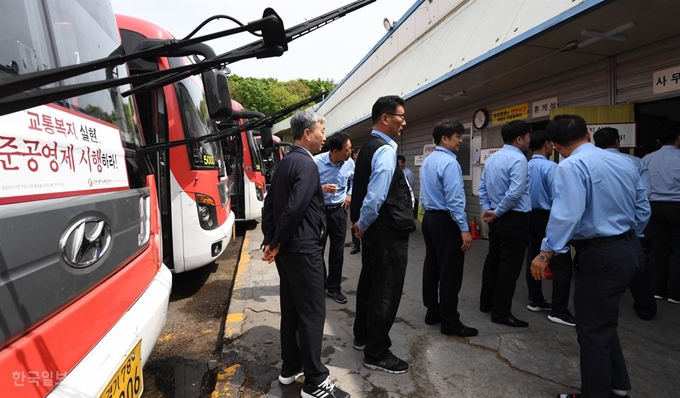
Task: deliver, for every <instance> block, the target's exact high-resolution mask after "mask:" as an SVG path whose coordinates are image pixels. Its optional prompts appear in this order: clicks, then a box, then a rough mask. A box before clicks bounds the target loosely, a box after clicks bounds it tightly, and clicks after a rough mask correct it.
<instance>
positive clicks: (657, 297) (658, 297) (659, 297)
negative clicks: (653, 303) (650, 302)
mask: <svg viewBox="0 0 680 398" xmlns="http://www.w3.org/2000/svg"><path fill="white" fill-rule="evenodd" d="M654 298H655V299H657V300H663V296H659V295H658V294H655V295H654Z"/></svg>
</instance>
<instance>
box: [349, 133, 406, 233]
mask: <svg viewBox="0 0 680 398" xmlns="http://www.w3.org/2000/svg"><path fill="white" fill-rule="evenodd" d="M371 135H374V136H377V137H380V138H382V139H383V140H385V142H387V145H383V146H381V147H380V148H378V150H377V151H375V153H374V154H373V159H371V176H370V177H369V179H368V191H367V193H366V197H365V198H364V202H363V203H362V204H361V213H360V215H359V221H358V223H359V228H361V230H362V231H366V230H368V227H370V226H371V224H373V222H375V220H376V219H377V218H378V211H379V210H380V207H382V205H383V203H385V199H387V192H388V191H389V189H390V184H391V183H392V176H393V175H394V171H395V170H396V167H397V148H398V144H397V143H396V142H395V141H394V140H393V139H392V138H390V137H389V136H388V135H386V134H383V133H382V132H380V131H378V130H373V131H372V132H371Z"/></svg>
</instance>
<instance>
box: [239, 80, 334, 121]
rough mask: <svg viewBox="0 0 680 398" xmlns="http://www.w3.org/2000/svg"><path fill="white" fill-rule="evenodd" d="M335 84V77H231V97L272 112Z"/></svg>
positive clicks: (254, 109)
mask: <svg viewBox="0 0 680 398" xmlns="http://www.w3.org/2000/svg"><path fill="white" fill-rule="evenodd" d="M334 87H335V82H333V80H328V79H326V80H323V79H314V80H308V79H295V80H289V81H287V82H281V81H279V80H277V79H274V78H264V79H257V78H253V77H241V76H238V75H231V76H229V89H230V91H231V97H232V98H233V99H234V100H235V101H238V102H239V103H241V105H243V107H244V108H245V109H249V110H253V111H258V112H262V113H264V114H270V113H273V112H275V111H278V110H279V109H281V108H285V107H287V106H289V105H292V104H294V103H296V102H300V101H302V100H303V99H305V98H308V97H311V96H312V95H316V94H318V93H320V92H321V91H322V90H325V91H326V92H327V93H330V92H331V91H332V90H333V88H334Z"/></svg>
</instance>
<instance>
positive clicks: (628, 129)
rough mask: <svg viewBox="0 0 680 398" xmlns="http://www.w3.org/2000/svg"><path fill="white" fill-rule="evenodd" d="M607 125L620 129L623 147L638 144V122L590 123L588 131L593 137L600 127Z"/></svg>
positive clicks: (631, 146) (632, 146)
mask: <svg viewBox="0 0 680 398" xmlns="http://www.w3.org/2000/svg"><path fill="white" fill-rule="evenodd" d="M605 127H613V128H615V129H617V130H619V140H620V141H621V148H635V146H636V134H637V124H636V123H612V124H589V125H588V131H589V132H590V135H591V137H592V135H593V134H595V132H596V131H597V130H599V129H603V128H605Z"/></svg>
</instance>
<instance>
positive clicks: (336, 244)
mask: <svg viewBox="0 0 680 398" xmlns="http://www.w3.org/2000/svg"><path fill="white" fill-rule="evenodd" d="M328 149H329V151H328V152H324V153H321V154H318V155H316V156H314V162H316V166H317V167H318V168H319V178H320V179H321V188H322V189H323V201H324V205H325V206H326V232H327V233H328V238H327V239H325V240H324V247H323V250H324V252H325V251H326V242H328V240H329V239H330V241H331V246H330V248H329V250H328V277H327V278H326V294H327V295H328V296H330V297H331V298H333V300H335V301H336V302H338V303H340V304H345V303H347V297H345V295H344V294H342V291H341V289H340V282H341V279H342V263H343V261H344V251H345V236H346V234H347V212H346V209H347V208H349V204H350V203H352V189H351V182H350V179H351V178H353V177H354V162H353V161H351V160H349V157H350V155H351V154H352V142H351V141H350V139H349V134H347V133H335V134H333V135H332V136H331V137H330V138H329V139H328ZM348 185H349V187H348Z"/></svg>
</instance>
